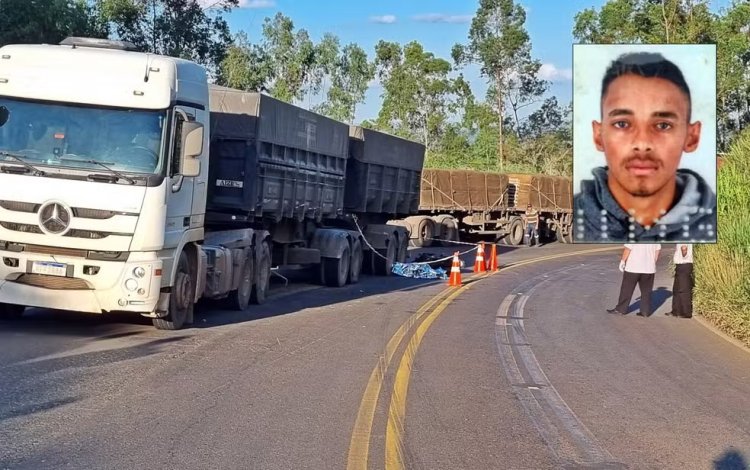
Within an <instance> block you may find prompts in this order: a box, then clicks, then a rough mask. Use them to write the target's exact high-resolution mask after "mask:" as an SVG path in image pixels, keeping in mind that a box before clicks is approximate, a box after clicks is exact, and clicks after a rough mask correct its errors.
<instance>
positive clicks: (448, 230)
mask: <svg viewBox="0 0 750 470" xmlns="http://www.w3.org/2000/svg"><path fill="white" fill-rule="evenodd" d="M436 221H437V223H438V224H440V225H441V226H442V228H441V230H440V233H441V234H442V239H443V240H444V241H443V242H441V245H443V246H454V244H453V243H451V242H457V241H459V234H458V222H457V221H456V219H454V218H453V217H451V216H450V215H441V216H438V217H437V218H436Z"/></svg>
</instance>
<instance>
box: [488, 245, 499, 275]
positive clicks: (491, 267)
mask: <svg viewBox="0 0 750 470" xmlns="http://www.w3.org/2000/svg"><path fill="white" fill-rule="evenodd" d="M487 271H497V245H495V244H494V243H493V244H492V251H491V252H490V257H489V258H487Z"/></svg>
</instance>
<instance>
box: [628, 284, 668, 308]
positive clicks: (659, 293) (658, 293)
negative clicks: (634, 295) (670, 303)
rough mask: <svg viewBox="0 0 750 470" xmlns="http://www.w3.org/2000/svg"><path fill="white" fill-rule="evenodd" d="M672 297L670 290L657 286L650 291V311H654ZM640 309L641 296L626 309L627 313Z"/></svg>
mask: <svg viewBox="0 0 750 470" xmlns="http://www.w3.org/2000/svg"><path fill="white" fill-rule="evenodd" d="M671 297H672V291H671V290H669V289H667V288H666V287H659V288H657V289H655V290H654V291H653V292H652V293H651V312H656V311H657V310H658V309H659V307H661V306H662V305H664V303H666V301H667V300H668V299H669V298H671ZM640 309H641V297H640V296H639V297H638V299H637V300H636V301H635V303H634V304H632V305H631V306H630V308H629V309H628V313H632V312H637V311H638V310H640Z"/></svg>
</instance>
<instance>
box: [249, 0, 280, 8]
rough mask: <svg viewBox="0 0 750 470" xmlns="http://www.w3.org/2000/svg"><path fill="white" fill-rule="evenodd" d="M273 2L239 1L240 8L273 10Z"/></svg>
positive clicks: (257, 0)
mask: <svg viewBox="0 0 750 470" xmlns="http://www.w3.org/2000/svg"><path fill="white" fill-rule="evenodd" d="M275 6H276V2H275V1H274V0H240V8H273V7H275Z"/></svg>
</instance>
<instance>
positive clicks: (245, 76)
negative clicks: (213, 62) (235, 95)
mask: <svg viewBox="0 0 750 470" xmlns="http://www.w3.org/2000/svg"><path fill="white" fill-rule="evenodd" d="M272 65H273V64H272V63H271V60H270V58H269V57H268V55H267V54H266V53H265V51H263V49H262V48H260V47H256V46H253V45H252V44H251V43H250V41H249V40H248V38H247V34H246V33H245V32H240V33H238V34H237V36H236V37H235V39H234V43H233V44H232V45H231V46H229V48H228V49H227V53H226V56H225V57H224V59H223V60H222V62H221V64H220V66H219V71H218V76H217V80H216V81H217V83H219V84H221V85H225V86H228V87H231V88H236V89H238V90H245V91H264V90H266V88H265V87H266V85H268V84H269V83H270V81H271V79H272V77H273V73H274V71H273V68H272Z"/></svg>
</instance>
